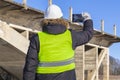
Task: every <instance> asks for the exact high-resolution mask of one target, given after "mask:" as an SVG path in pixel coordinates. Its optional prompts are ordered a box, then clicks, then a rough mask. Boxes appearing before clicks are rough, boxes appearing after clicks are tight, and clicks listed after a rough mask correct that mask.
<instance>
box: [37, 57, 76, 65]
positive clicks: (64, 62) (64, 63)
mask: <svg viewBox="0 0 120 80" xmlns="http://www.w3.org/2000/svg"><path fill="white" fill-rule="evenodd" d="M73 62H74V58H71V59H68V60H64V61H58V62H40V63H39V64H38V66H40V67H53V66H63V65H68V64H71V63H73Z"/></svg>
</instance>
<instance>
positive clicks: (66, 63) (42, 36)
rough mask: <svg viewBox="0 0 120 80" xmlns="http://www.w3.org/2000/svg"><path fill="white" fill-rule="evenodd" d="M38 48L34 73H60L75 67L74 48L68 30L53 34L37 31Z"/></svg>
mask: <svg viewBox="0 0 120 80" xmlns="http://www.w3.org/2000/svg"><path fill="white" fill-rule="evenodd" d="M38 36H39V41H40V50H39V53H38V60H39V64H38V67H37V70H36V73H60V72H64V71H68V70H72V69H74V68H75V63H74V50H73V49H72V38H71V33H70V31H69V30H66V31H65V32H64V33H62V34H58V35H53V34H48V33H45V32H38Z"/></svg>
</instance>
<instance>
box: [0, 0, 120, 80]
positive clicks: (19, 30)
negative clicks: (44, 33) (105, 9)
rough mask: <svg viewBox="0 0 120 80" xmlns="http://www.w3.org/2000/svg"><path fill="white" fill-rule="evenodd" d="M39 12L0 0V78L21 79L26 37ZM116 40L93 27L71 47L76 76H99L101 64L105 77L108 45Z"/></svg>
mask: <svg viewBox="0 0 120 80" xmlns="http://www.w3.org/2000/svg"><path fill="white" fill-rule="evenodd" d="M43 15H44V14H43V12H42V11H39V10H36V9H33V8H30V7H27V9H26V7H25V6H24V5H22V4H18V3H16V2H13V1H12V0H0V80H22V70H23V66H24V61H25V56H26V53H27V49H28V46H29V38H30V37H31V36H32V35H33V34H36V33H37V32H38V31H41V26H40V20H41V19H42V18H43ZM68 22H69V23H70V28H72V29H76V30H81V29H82V25H80V24H77V23H72V22H70V21H69V20H68ZM116 42H120V37H117V36H116V35H111V34H108V33H105V32H104V31H97V30H94V37H93V38H92V40H91V41H90V42H89V43H88V44H85V45H83V46H79V47H78V48H77V49H76V50H75V63H76V74H77V80H99V74H98V72H99V68H100V66H101V65H103V66H104V68H103V74H104V75H103V80H109V47H110V46H111V45H112V44H113V43H116ZM7 78H8V79H7Z"/></svg>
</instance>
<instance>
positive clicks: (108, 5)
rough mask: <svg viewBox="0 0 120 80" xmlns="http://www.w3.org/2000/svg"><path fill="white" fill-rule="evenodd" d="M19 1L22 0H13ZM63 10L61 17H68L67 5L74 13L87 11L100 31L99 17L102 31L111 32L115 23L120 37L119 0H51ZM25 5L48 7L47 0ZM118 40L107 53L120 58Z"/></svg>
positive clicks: (30, 2) (39, 8) (29, 0)
mask: <svg viewBox="0 0 120 80" xmlns="http://www.w3.org/2000/svg"><path fill="white" fill-rule="evenodd" d="M15 1H16V2H19V3H21V2H22V0H15ZM52 2H53V4H56V5H58V6H59V7H60V8H61V9H62V12H63V17H64V18H66V19H68V18H69V7H70V6H71V7H72V8H73V13H74V14H79V13H82V12H88V13H89V14H90V15H91V17H92V19H93V22H94V29H96V30H99V31H100V29H101V28H100V26H101V25H100V24H101V19H103V20H104V23H105V24H104V27H105V28H104V31H105V32H106V33H108V34H113V33H114V32H113V25H114V24H116V27H117V36H118V37H120V10H119V8H120V0H53V1H52ZM27 5H28V6H30V7H33V8H36V9H38V10H41V11H45V10H46V8H47V7H48V0H27ZM119 49H120V42H119V43H114V44H112V45H111V46H110V47H109V54H110V55H111V56H113V57H114V58H116V59H120V51H119Z"/></svg>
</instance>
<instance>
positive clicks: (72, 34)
mask: <svg viewBox="0 0 120 80" xmlns="http://www.w3.org/2000/svg"><path fill="white" fill-rule="evenodd" d="M62 17H63V13H62V11H61V9H60V8H59V7H58V6H57V5H55V4H53V5H50V6H49V7H48V8H47V9H46V11H45V15H44V19H43V20H42V21H41V26H42V31H41V32H38V33H37V34H35V35H34V36H33V37H32V38H31V39H30V45H29V49H28V52H27V55H26V61H25V66H24V70H23V80H76V74H75V62H74V50H75V48H76V47H77V46H80V45H83V44H85V43H87V42H88V41H89V40H90V39H91V38H92V36H93V21H92V19H91V16H90V14H89V13H82V17H83V18H84V20H83V30H82V31H75V30H72V29H68V28H69V23H68V21H66V20H64V19H63V18H62Z"/></svg>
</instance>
